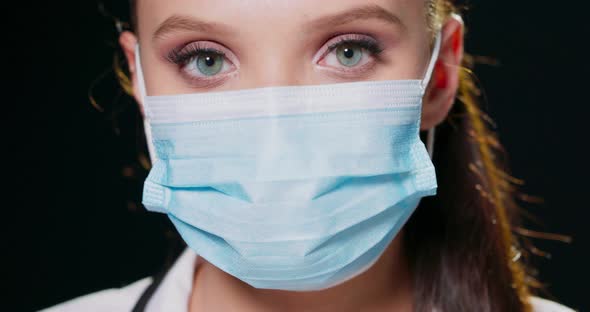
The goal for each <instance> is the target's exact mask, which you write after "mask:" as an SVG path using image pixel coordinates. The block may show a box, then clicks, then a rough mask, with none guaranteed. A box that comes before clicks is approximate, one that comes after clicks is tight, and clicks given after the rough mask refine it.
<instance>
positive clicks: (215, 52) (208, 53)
mask: <svg viewBox="0 0 590 312" xmlns="http://www.w3.org/2000/svg"><path fill="white" fill-rule="evenodd" d="M167 59H168V60H169V61H170V62H172V63H174V64H176V65H177V66H178V67H179V68H180V70H181V71H182V72H183V73H184V74H185V75H187V76H188V78H189V79H191V80H205V81H206V80H210V79H216V78H218V77H217V76H223V74H226V73H228V72H231V71H232V70H233V69H234V68H235V65H234V64H233V63H232V62H231V61H230V60H229V59H228V57H227V56H226V52H224V51H223V48H222V47H221V46H219V45H218V44H216V43H213V42H207V41H199V42H193V43H190V44H188V45H186V46H184V47H183V48H181V49H178V50H177V49H175V50H172V51H171V52H170V53H169V54H168V56H167Z"/></svg>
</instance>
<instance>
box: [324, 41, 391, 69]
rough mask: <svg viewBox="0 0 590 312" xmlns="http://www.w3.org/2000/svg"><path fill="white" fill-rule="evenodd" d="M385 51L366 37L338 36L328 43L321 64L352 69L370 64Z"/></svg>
mask: <svg viewBox="0 0 590 312" xmlns="http://www.w3.org/2000/svg"><path fill="white" fill-rule="evenodd" d="M382 51H383V49H382V48H381V47H380V46H379V44H378V43H377V42H376V41H375V40H373V39H369V38H366V37H359V36H356V37H352V38H347V37H343V38H337V39H336V40H335V42H333V43H331V44H329V45H328V47H327V49H326V52H324V54H323V56H322V58H321V59H320V61H319V62H318V64H319V65H322V66H326V67H332V68H335V69H339V70H343V71H352V70H355V69H356V68H362V67H365V66H368V65H370V64H371V63H372V62H373V61H374V59H375V58H376V57H378V55H379V54H380V53H381V52H382Z"/></svg>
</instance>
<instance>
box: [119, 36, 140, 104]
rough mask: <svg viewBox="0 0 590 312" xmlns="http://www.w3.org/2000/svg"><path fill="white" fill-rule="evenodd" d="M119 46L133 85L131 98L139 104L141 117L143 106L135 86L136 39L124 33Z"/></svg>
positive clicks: (120, 37) (137, 88) (136, 85)
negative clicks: (123, 54)
mask: <svg viewBox="0 0 590 312" xmlns="http://www.w3.org/2000/svg"><path fill="white" fill-rule="evenodd" d="M119 44H120V45H121V48H122V49H123V52H124V53H125V58H126V59H127V64H128V68H129V73H130V75H131V77H129V78H130V81H131V83H132V84H133V97H134V98H135V101H136V102H137V103H138V104H139V109H140V111H141V114H142V115H143V105H142V103H141V101H142V99H141V96H140V93H139V86H138V84H137V69H136V68H135V49H136V47H137V37H136V36H135V34H133V33H132V32H129V31H124V32H122V33H121V35H120V36H119Z"/></svg>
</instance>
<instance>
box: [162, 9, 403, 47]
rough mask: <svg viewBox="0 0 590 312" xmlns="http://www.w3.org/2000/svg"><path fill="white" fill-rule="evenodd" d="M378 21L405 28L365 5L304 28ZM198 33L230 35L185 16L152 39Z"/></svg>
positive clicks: (223, 28)
mask: <svg viewBox="0 0 590 312" xmlns="http://www.w3.org/2000/svg"><path fill="white" fill-rule="evenodd" d="M367 19H378V20H381V21H384V22H386V23H389V24H392V25H397V26H401V27H404V28H405V25H404V24H403V22H402V21H401V20H400V18H399V17H397V16H396V15H395V14H393V13H391V12H389V11H388V10H386V9H384V8H383V7H381V6H379V5H366V6H360V7H356V8H352V9H349V10H346V11H344V12H341V13H337V14H334V15H328V16H324V17H321V18H319V19H316V20H314V21H312V22H311V23H309V24H308V25H306V26H305V29H306V30H316V29H325V28H331V27H337V26H341V25H345V24H349V23H352V22H355V21H359V20H367ZM183 30H186V31H199V32H206V33H209V34H225V35H227V34H231V33H233V32H232V29H231V27H230V26H229V25H225V24H220V23H215V22H207V21H203V20H199V19H197V18H195V17H192V16H187V15H177V14H175V15H172V16H170V17H169V18H167V19H166V20H165V21H164V22H162V23H161V24H160V26H159V27H158V29H157V30H156V31H155V32H154V35H153V38H154V39H158V38H162V37H164V36H166V35H168V34H170V33H173V32H177V31H183Z"/></svg>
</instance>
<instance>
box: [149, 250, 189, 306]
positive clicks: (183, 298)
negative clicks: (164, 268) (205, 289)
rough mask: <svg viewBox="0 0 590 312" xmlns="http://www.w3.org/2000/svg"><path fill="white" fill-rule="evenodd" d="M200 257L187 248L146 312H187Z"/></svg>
mask: <svg viewBox="0 0 590 312" xmlns="http://www.w3.org/2000/svg"><path fill="white" fill-rule="evenodd" d="M198 260H199V257H198V255H197V254H196V253H195V252H194V251H193V250H192V249H191V248H188V247H187V248H185V250H184V251H183V252H182V254H181V255H180V257H179V258H178V259H177V260H176V262H175V263H174V265H173V266H172V267H171V268H170V270H169V271H168V272H167V273H166V276H165V277H164V279H163V280H162V282H161V284H160V286H159V287H158V288H157V289H156V291H155V292H154V294H153V296H152V297H151V299H150V300H149V303H148V304H147V306H146V309H145V311H146V312H161V311H167V312H168V311H169V312H187V311H188V304H189V299H190V294H191V290H192V287H193V276H194V272H195V268H196V267H197V265H198V264H199V261H198Z"/></svg>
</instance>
